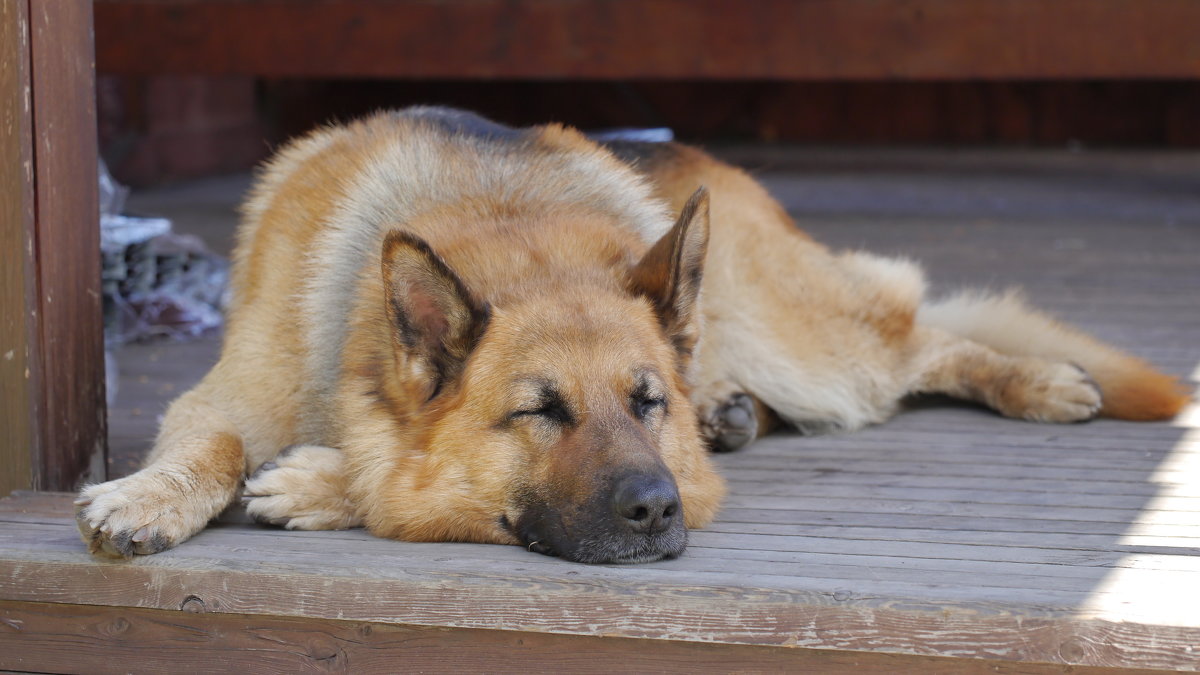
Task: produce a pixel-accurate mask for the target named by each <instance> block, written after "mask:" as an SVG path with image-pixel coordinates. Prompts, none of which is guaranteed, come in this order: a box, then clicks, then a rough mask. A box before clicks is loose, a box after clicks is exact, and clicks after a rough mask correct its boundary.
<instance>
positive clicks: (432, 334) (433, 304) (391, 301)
mask: <svg viewBox="0 0 1200 675" xmlns="http://www.w3.org/2000/svg"><path fill="white" fill-rule="evenodd" d="M383 286H384V300H385V303H386V307H387V317H388V321H389V323H390V327H391V330H392V342H393V345H394V346H395V348H396V350H397V352H398V353H400V354H403V355H404V358H403V363H405V364H407V365H408V366H409V367H410V372H411V374H412V375H413V376H415V377H418V378H421V379H423V380H424V382H423V383H422V384H424V385H425V386H426V387H427V394H428V397H429V398H433V397H434V396H436V395H437V393H438V391H439V390H440V389H441V387H442V385H443V384H445V383H446V382H448V381H451V380H453V379H454V378H456V377H457V376H458V375H459V373H460V372H461V371H462V367H463V364H464V363H465V362H466V360H467V356H469V355H470V353H471V351H472V350H473V349H474V348H475V345H476V344H477V343H478V342H479V338H480V337H481V336H482V335H483V331H484V329H485V328H486V327H487V322H488V314H489V312H488V307H487V305H486V304H485V303H482V302H479V301H478V300H476V299H475V298H474V297H473V296H472V295H471V293H470V291H468V290H467V287H466V286H465V285H464V284H463V282H462V280H461V279H459V278H458V275H457V274H455V273H454V271H453V270H451V269H450V267H449V266H448V265H446V262H445V261H444V260H442V258H441V257H440V256H439V255H438V254H436V253H434V252H433V249H431V248H430V247H429V244H427V243H425V241H424V240H423V239H421V238H420V237H417V236H416V235H413V234H410V233H408V232H404V231H401V230H392V231H391V232H389V233H388V235H387V237H386V238H385V239H384V240H383Z"/></svg>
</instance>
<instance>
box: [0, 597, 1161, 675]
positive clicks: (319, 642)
mask: <svg viewBox="0 0 1200 675" xmlns="http://www.w3.org/2000/svg"><path fill="white" fill-rule="evenodd" d="M81 648H84V649H86V650H87V651H89V652H94V653H103V654H104V659H102V660H98V661H96V662H92V663H91V664H89V666H88V667H87V670H88V672H90V673H97V674H100V673H124V672H127V671H128V670H129V667H130V665H131V664H135V665H136V667H137V669H139V670H145V671H168V670H171V671H174V670H179V669H186V670H187V671H188V672H198V673H210V672H211V673H228V672H253V671H262V670H270V671H273V672H289V673H301V672H329V671H331V670H336V671H350V672H394V671H396V670H397V669H400V668H401V667H402V669H403V670H404V671H405V672H423V671H433V672H488V673H530V672H545V673H562V672H573V673H575V672H578V673H586V672H597V673H599V672H603V673H645V672H655V673H682V674H686V673H694V672H734V671H736V672H739V673H769V672H784V671H786V672H791V673H867V674H870V673H895V672H899V671H909V672H922V673H930V674H933V675H937V674H941V673H968V674H970V673H1001V674H1004V673H1027V674H1034V675H1036V674H1041V673H1062V672H1064V670H1063V668H1062V667H1061V666H1053V665H1048V664H1010V663H1004V662H999V661H972V662H965V663H964V662H962V661H958V660H953V659H946V658H930V657H912V656H903V655H893V654H869V653H861V652H835V651H822V650H809V649H788V648H764V647H746V646H735V645H712V644H698V643H688V642H677V641H666V640H630V639H624V638H611V637H590V636H563V635H554V634H546V633H514V632H507V631H492V630H478V629H463V628H431V627H422V626H411V625H395V624H380V623H363V622H351V621H331V620H320V621H314V620H311V619H303V620H302V619H290V618H282V617H262V616H249V615H237V614H213V613H202V612H188V611H174V612H172V611H161V610H146V609H130V608H121V609H109V608H102V607H89V606H81V605H55V604H45V603H26V602H0V667H4V668H22V669H29V670H35V669H36V670H38V671H53V672H80V671H81V670H82V669H81V667H80V660H79V657H78V653H79V651H80V649H81ZM401 664H402V666H401ZM1070 672H1072V673H1075V674H1077V675H1102V674H1103V673H1108V672H1112V671H1110V670H1109V669H1101V668H1086V667H1085V668H1073V669H1071V671H1070ZM1123 672H1125V673H1127V674H1128V675H1140V674H1141V673H1149V672H1153V671H1134V670H1129V671H1123Z"/></svg>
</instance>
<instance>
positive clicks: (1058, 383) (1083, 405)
mask: <svg viewBox="0 0 1200 675" xmlns="http://www.w3.org/2000/svg"><path fill="white" fill-rule="evenodd" d="M999 403H1000V405H998V406H997V408H998V409H999V410H1000V412H1002V413H1004V414H1005V415H1008V416H1009V417H1018V418H1021V419H1026V420H1030V421H1033V422H1082V421H1085V420H1090V419H1092V418H1093V417H1095V416H1096V415H1097V414H1098V413H1099V412H1100V406H1101V403H1102V400H1101V395H1100V388H1099V387H1098V386H1096V383H1095V381H1093V380H1092V378H1091V377H1089V376H1088V374H1087V372H1085V371H1084V370H1083V369H1082V368H1080V367H1079V366H1076V365H1073V364H1070V363H1053V362H1038V363H1036V364H1035V365H1034V366H1033V367H1031V368H1028V369H1026V372H1025V373H1024V376H1022V377H1015V378H1012V380H1011V381H1010V382H1009V384H1008V385H1007V386H1005V387H1004V388H1003V390H1002V391H1001V396H1000V401H999Z"/></svg>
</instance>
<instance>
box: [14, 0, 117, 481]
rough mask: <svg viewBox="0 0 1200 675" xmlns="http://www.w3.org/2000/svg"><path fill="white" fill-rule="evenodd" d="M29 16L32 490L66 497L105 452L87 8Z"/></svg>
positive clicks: (46, 5)
mask: <svg viewBox="0 0 1200 675" xmlns="http://www.w3.org/2000/svg"><path fill="white" fill-rule="evenodd" d="M36 8H37V11H35V12H31V13H30V16H29V20H30V36H31V37H30V54H31V63H32V83H33V87H32V93H33V98H32V103H33V161H34V167H35V189H36V196H35V209H36V210H35V227H36V247H35V249H34V251H33V254H32V255H33V257H34V259H35V260H36V275H37V305H36V306H35V307H34V308H33V312H31V315H30V317H31V318H30V320H31V321H34V322H36V323H37V331H38V332H37V340H38V344H39V347H40V361H41V362H40V364H39V366H40V378H39V379H40V382H39V383H38V384H39V390H40V394H41V400H40V401H39V405H38V408H37V409H38V421H37V426H38V428H39V431H40V438H39V441H40V443H39V445H37V446H36V447H37V450H38V453H37V455H38V461H37V462H36V463H35V465H34V481H33V483H34V486H35V487H37V488H39V489H52V490H68V489H72V488H74V487H75V486H76V484H77V482H78V481H79V479H80V477H81V476H82V475H83V474H84V473H85V472H86V471H87V470H88V468H89V466H91V467H93V468H94V473H96V474H97V475H96V476H94V477H95V478H102V477H103V475H102V474H103V472H104V452H105V435H106V431H105V422H106V418H105V406H104V403H105V401H104V335H103V332H104V331H103V324H102V321H101V313H100V308H101V296H100V255H99V251H100V227H99V221H98V219H99V212H98V206H97V191H98V187H97V178H96V165H97V164H96V104H95V86H94V79H95V78H94V69H93V46H92V3H91V2H88V1H87V0H69V1H67V2H39V3H36Z"/></svg>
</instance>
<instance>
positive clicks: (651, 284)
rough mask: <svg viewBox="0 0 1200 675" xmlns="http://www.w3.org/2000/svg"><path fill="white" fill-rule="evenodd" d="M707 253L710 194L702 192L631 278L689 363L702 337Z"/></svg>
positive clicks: (695, 195) (641, 262)
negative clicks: (701, 286)
mask: <svg viewBox="0 0 1200 675" xmlns="http://www.w3.org/2000/svg"><path fill="white" fill-rule="evenodd" d="M707 252H708V190H707V189H706V188H704V187H701V188H700V189H698V190H696V192H695V193H694V194H693V195H692V196H691V197H690V198H689V199H688V200H687V204H684V206H683V210H682V211H680V213H679V219H678V220H676V221H675V226H674V227H672V228H671V230H670V231H669V232H667V234H666V235H664V236H663V238H662V239H659V240H658V242H657V243H655V244H654V246H653V247H651V248H650V250H649V251H648V252H647V253H646V255H645V257H643V258H642V259H641V261H640V262H638V264H637V265H636V266H635V267H634V269H633V274H632V277H631V279H632V283H633V290H634V292H636V293H639V294H641V295H644V296H646V297H647V298H649V300H650V302H652V303H653V304H654V309H655V311H656V312H657V313H658V316H659V319H660V320H661V321H662V324H663V328H664V330H665V331H666V334H667V336H668V337H670V338H671V340H672V341H673V342H674V344H675V348H676V349H677V350H678V351H679V353H680V354H681V355H682V356H684V357H688V356H690V355H691V353H692V350H693V349H694V348H695V346H696V340H697V339H698V338H699V335H700V332H699V328H700V327H699V323H700V316H699V314H700V302H699V300H700V280H701V277H702V276H703V274H704V258H705V255H706V254H707Z"/></svg>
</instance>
